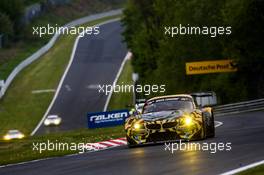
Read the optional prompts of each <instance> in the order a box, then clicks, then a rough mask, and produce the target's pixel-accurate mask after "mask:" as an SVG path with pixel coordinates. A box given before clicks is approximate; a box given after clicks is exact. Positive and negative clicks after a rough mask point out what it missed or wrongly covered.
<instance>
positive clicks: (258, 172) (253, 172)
mask: <svg viewBox="0 0 264 175" xmlns="http://www.w3.org/2000/svg"><path fill="white" fill-rule="evenodd" d="M263 174H264V165H260V166H257V167H255V168H251V169H249V170H246V171H243V172H241V173H238V175H263Z"/></svg>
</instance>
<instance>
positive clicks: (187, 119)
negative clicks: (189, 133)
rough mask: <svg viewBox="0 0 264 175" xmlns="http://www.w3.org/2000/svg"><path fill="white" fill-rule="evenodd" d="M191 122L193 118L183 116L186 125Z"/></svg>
mask: <svg viewBox="0 0 264 175" xmlns="http://www.w3.org/2000/svg"><path fill="white" fill-rule="evenodd" d="M192 123H193V119H192V118H191V117H185V118H184V124H185V125H186V126H190V125H191V124H192Z"/></svg>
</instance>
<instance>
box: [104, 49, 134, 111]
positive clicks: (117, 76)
mask: <svg viewBox="0 0 264 175" xmlns="http://www.w3.org/2000/svg"><path fill="white" fill-rule="evenodd" d="M131 57H132V53H131V52H128V53H127V55H126V57H125V58H124V60H123V62H122V64H121V66H120V68H119V70H118V73H117V74H116V77H115V80H114V82H113V84H112V87H115V85H116V83H117V81H118V79H119V77H120V75H121V73H122V71H123V68H124V66H125V63H126V61H127V60H128V59H130V58H131ZM112 94H113V91H110V93H109V94H108V96H107V99H106V102H105V105H104V111H106V110H107V107H108V105H109V102H110V99H111V97H112Z"/></svg>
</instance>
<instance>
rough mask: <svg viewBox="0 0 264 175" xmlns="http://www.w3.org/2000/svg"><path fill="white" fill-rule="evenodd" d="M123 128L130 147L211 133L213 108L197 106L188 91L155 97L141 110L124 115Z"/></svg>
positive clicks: (212, 129)
mask: <svg viewBox="0 0 264 175" xmlns="http://www.w3.org/2000/svg"><path fill="white" fill-rule="evenodd" d="M125 132H126V138H127V143H128V146H129V147H132V146H136V145H142V144H147V143H159V142H170V141H177V140H185V141H191V140H200V139H205V138H208V137H214V136H215V127H214V115H213V110H212V108H210V107H206V108H201V109H199V108H197V107H196V105H195V102H194V99H193V98H192V96H190V95H187V94H182V95H169V96H161V97H155V98H151V99H149V100H147V101H146V103H145V105H144V107H143V111H142V113H141V114H135V115H131V116H129V117H128V118H127V119H126V121H125Z"/></svg>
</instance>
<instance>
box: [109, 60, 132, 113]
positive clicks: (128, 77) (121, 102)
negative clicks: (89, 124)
mask: <svg viewBox="0 0 264 175" xmlns="http://www.w3.org/2000/svg"><path fill="white" fill-rule="evenodd" d="M132 73H133V70H132V65H131V60H127V61H126V63H125V66H124V69H123V71H122V73H121V75H120V77H119V79H118V81H117V85H122V84H123V85H132V84H133V81H132ZM132 103H133V94H132V93H129V92H127V93H113V95H112V98H111V100H110V103H109V106H108V109H109V110H115V109H126V108H127V105H131V104H132Z"/></svg>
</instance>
